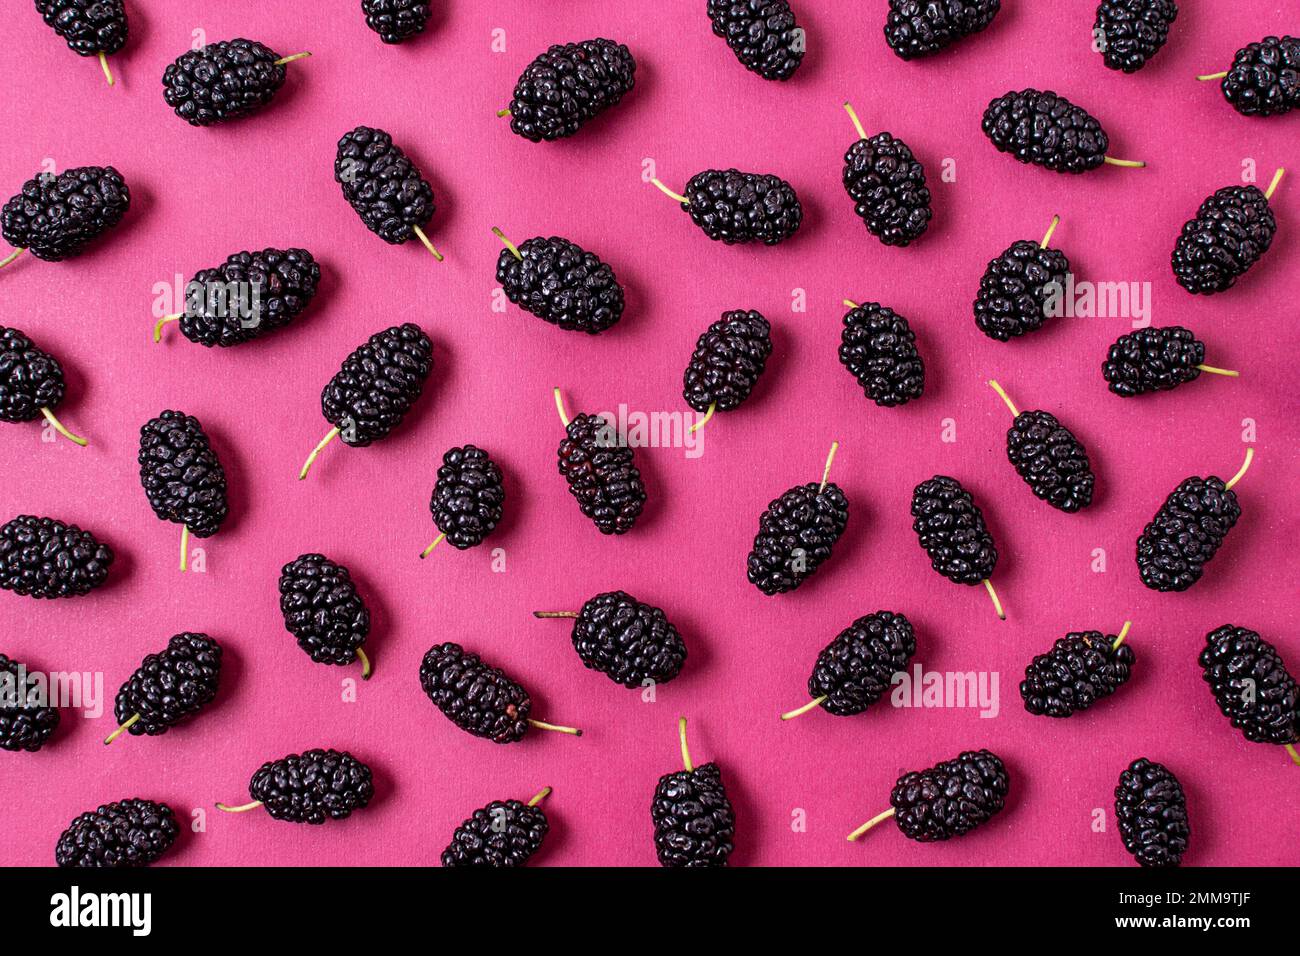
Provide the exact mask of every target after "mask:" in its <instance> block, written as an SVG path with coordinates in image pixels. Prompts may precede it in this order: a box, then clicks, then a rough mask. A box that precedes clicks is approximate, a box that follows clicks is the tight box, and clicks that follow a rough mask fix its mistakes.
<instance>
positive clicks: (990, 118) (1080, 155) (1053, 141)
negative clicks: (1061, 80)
mask: <svg viewBox="0 0 1300 956" xmlns="http://www.w3.org/2000/svg"><path fill="white" fill-rule="evenodd" d="M984 135H985V136H987V137H988V138H989V141H990V142H992V143H993V145H994V146H996V147H997V148H998V150H1000V151H1001V152H1004V153H1010V154H1011V155H1012V156H1014V157H1015V158H1016V159H1018V160H1019V161H1020V162H1022V163H1033V164H1035V165H1037V166H1043V167H1046V168H1047V169H1050V170H1052V171H1054V172H1058V173H1083V172H1087V171H1088V170H1090V169H1096V168H1097V167H1098V166H1100V165H1101V164H1102V163H1104V162H1106V161H1107V158H1108V157H1107V156H1106V150H1107V149H1109V148H1110V139H1109V138H1108V137H1107V136H1106V131H1105V130H1103V129H1102V128H1101V124H1100V123H1099V122H1097V120H1096V119H1094V118H1093V117H1092V116H1091V115H1090V114H1089V113H1088V112H1087V111H1086V110H1084V109H1083V108H1081V107H1078V106H1075V105H1074V104H1073V103H1071V102H1070V101H1069V100H1067V99H1066V98H1065V97H1063V96H1058V95H1057V94H1055V93H1053V92H1051V91H1048V92H1045V93H1044V92H1042V91H1040V90H1035V89H1024V90H1021V91H1020V92H1018V93H1017V92H1011V93H1006V94H1004V95H1002V96H1000V97H998V98H997V99H995V100H993V101H992V102H990V103H989V105H988V108H987V109H986V110H985V111H984ZM1112 163H1115V164H1118V165H1129V166H1141V165H1144V164H1142V163H1133V162H1131V161H1128V160H1122V161H1114V160H1112Z"/></svg>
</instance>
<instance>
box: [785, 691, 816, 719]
mask: <svg viewBox="0 0 1300 956" xmlns="http://www.w3.org/2000/svg"><path fill="white" fill-rule="evenodd" d="M826 696H827V695H826V694H822V695H821V696H820V697H817V698H814V699H813V700H810V701H808V703H806V704H804V705H803V706H802V707H796V708H795V709H794V710H787V711H786V712H785V713H784V714H782V715H781V719H782V720H793V719H794V718H796V717H802V716H803V715H804V714H806V713H808V711H810V710H812V709H813V708H814V707H820V706H821V704H822V701H824V700H825V699H826Z"/></svg>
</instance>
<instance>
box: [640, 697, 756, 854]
mask: <svg viewBox="0 0 1300 956" xmlns="http://www.w3.org/2000/svg"><path fill="white" fill-rule="evenodd" d="M677 727H678V735H679V736H680V737H681V743H682V763H683V764H684V766H685V767H686V769H685V770H679V771H677V772H676V773H668V774H664V775H663V776H662V777H660V778H659V784H658V786H656V787H655V795H654V799H653V800H652V801H651V802H650V817H651V819H652V820H654V825H655V854H656V855H657V856H658V857H659V865H660V866H670V867H678V866H726V865H727V858H728V857H729V856H731V851H732V850H733V849H734V848H735V839H736V815H735V813H733V812H732V809H731V801H730V800H728V799H727V790H726V787H724V786H723V784H722V771H721V770H719V769H718V765H717V764H716V763H706V764H702V765H700V766H698V767H697V766H695V765H694V764H693V763H692V762H691V754H690V751H689V750H688V749H687V747H686V718H685V717H681V718H678V721H677Z"/></svg>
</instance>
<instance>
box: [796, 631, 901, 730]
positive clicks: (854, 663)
mask: <svg viewBox="0 0 1300 956" xmlns="http://www.w3.org/2000/svg"><path fill="white" fill-rule="evenodd" d="M915 653H916V634H915V633H914V632H913V630H912V622H911V621H909V620H908V619H907V618H906V617H904V616H903V615H901V614H895V613H893V612H892V611H877V612H876V613H875V614H867V615H864V616H862V617H860V618H858V619H857V620H856V621H854V622H853V623H852V624H850V625H849V626H848V627H846V628H845V629H844V630H843V631H841V632H840V633H839V636H838V637H836V638H835V640H833V641H831V642H830V643H829V644H827V645H826V646H825V647H824V648H822V650H821V653H820V654H818V655H817V663H816V664H814V665H813V671H812V674H811V675H809V677H808V696H809V697H811V698H812V700H811V701H809V703H807V704H805V705H804V706H803V707H800V708H798V709H796V710H792V711H789V712H788V713H785V714H782V715H781V719H782V720H789V719H790V718H792V717H798V716H799V715H800V714H802V713H804V712H806V711H808V710H811V709H812V708H813V707H815V706H819V707H821V708H822V710H824V711H826V712H827V713H828V714H834V715H835V716H836V717H849V716H852V715H853V714H860V713H862V712H863V711H864V710H866V709H867V708H868V707H870V706H871V705H872V704H874V703H875V702H876V701H878V700H879V699H880V698H881V697H883V696H884V694H885V692H886V691H887V690H889V688H890V685H891V683H892V681H893V677H894V675H895V674H897V673H898V672H900V671H904V670H906V669H907V664H908V661H910V660H911V659H912V655H913V654H915Z"/></svg>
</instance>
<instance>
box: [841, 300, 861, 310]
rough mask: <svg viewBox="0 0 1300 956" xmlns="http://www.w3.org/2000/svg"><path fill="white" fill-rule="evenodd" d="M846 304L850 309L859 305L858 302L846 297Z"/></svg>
mask: <svg viewBox="0 0 1300 956" xmlns="http://www.w3.org/2000/svg"><path fill="white" fill-rule="evenodd" d="M844 304H845V305H847V306H848V307H849V308H850V309H856V308H857V307H858V304H857V303H856V302H854V301H853V300H852V299H845V300H844Z"/></svg>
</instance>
